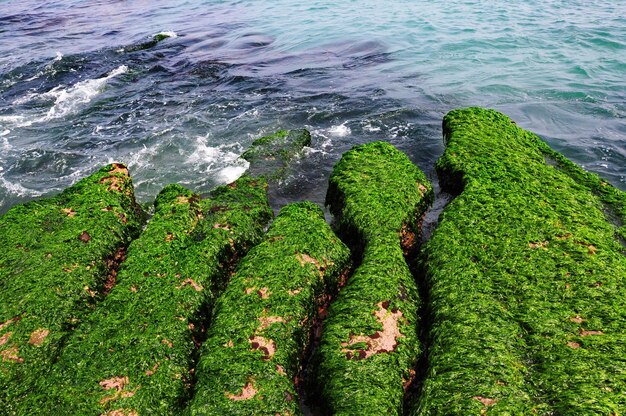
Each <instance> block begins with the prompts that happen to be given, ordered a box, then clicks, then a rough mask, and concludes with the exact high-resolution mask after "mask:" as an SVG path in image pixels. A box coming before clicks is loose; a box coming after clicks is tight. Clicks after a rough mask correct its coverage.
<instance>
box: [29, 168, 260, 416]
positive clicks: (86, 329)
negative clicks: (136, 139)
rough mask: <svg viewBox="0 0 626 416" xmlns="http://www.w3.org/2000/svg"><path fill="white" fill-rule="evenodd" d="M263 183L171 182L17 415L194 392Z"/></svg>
mask: <svg viewBox="0 0 626 416" xmlns="http://www.w3.org/2000/svg"><path fill="white" fill-rule="evenodd" d="M266 187H267V185H266V183H265V182H264V181H263V180H262V179H252V178H250V177H247V176H244V177H242V178H240V179H239V180H238V181H236V182H234V183H232V184H230V185H227V186H224V187H220V188H218V189H216V190H215V191H213V192H212V194H211V198H210V199H205V200H203V199H200V198H199V197H198V196H197V195H195V194H193V192H191V191H189V190H187V189H185V188H183V187H181V186H179V185H169V186H167V187H166V188H164V189H163V190H162V191H161V193H160V194H159V195H158V197H157V199H156V202H155V215H154V216H153V217H152V219H151V220H150V222H149V223H148V225H147V227H146V229H145V230H144V232H143V233H142V234H141V236H140V237H139V238H138V239H137V240H135V241H134V242H133V243H132V244H131V245H130V247H129V249H128V253H127V259H126V261H125V262H124V263H123V265H122V267H121V269H120V271H119V273H118V284H117V285H116V286H115V287H114V288H113V290H112V291H111V293H110V294H109V295H108V296H107V297H106V299H105V300H104V301H103V302H102V303H101V305H100V306H99V307H98V309H97V310H96V311H95V312H94V313H93V314H92V315H91V316H90V317H89V318H88V319H87V320H86V321H85V322H84V323H83V324H82V325H81V326H80V327H79V328H78V329H77V330H76V331H75V333H74V335H73V336H72V337H71V338H70V339H69V340H68V342H67V346H66V348H65V350H64V351H63V354H62V355H61V356H60V358H59V360H58V362H57V363H56V365H55V367H54V369H53V373H52V375H51V376H50V377H47V378H43V379H41V380H40V382H39V384H38V388H39V390H38V392H37V393H35V392H31V394H30V395H29V397H28V400H25V401H24V403H23V406H22V407H21V408H19V411H18V414H24V415H26V414H28V415H32V414H35V413H36V409H40V410H41V412H42V413H44V414H47V412H48V411H49V409H50V408H51V407H53V406H54V407H55V409H56V411H57V412H58V414H87V415H88V414H93V415H99V414H107V415H113V414H115V415H118V416H121V415H127V416H128V415H137V414H160V415H161V414H173V413H175V412H176V411H178V410H180V408H181V407H182V404H183V403H184V402H185V401H186V400H188V399H189V397H190V386H191V383H192V381H193V376H192V374H190V371H191V370H192V368H193V360H194V356H195V353H196V349H197V345H196V343H197V342H199V338H201V337H202V336H203V334H202V331H203V330H204V328H203V326H204V325H205V324H206V321H207V319H208V311H209V310H210V308H211V305H212V303H213V300H214V299H215V297H216V295H217V294H218V292H219V290H220V289H221V288H222V287H223V286H224V285H225V283H226V281H227V278H228V277H229V273H230V270H231V268H230V264H231V263H232V262H234V261H235V259H236V258H237V257H238V256H241V255H243V254H244V253H245V252H246V251H247V249H248V248H250V246H252V245H254V244H256V243H258V242H259V240H260V239H261V238H262V235H263V226H264V225H265V224H267V222H268V221H269V219H270V218H271V216H272V212H271V210H270V208H269V205H268V202H267V193H266Z"/></svg>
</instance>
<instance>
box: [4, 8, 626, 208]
mask: <svg viewBox="0 0 626 416" xmlns="http://www.w3.org/2000/svg"><path fill="white" fill-rule="evenodd" d="M159 4H160V3H155V2H147V1H95V0H85V1H48V2H36V1H32V0H26V1H0V213H2V212H5V211H6V210H7V209H8V208H9V207H11V206H12V205H14V204H16V203H19V202H23V201H26V200H29V199H32V198H35V197H38V196H41V195H49V194H53V193H56V192H58V191H59V190H61V189H63V188H65V187H66V186H69V185H70V184H72V183H74V182H75V181H77V180H78V179H80V178H81V177H83V176H85V175H87V174H89V173H91V172H93V171H95V170H96V169H97V168H99V167H100V166H102V165H104V164H106V163H109V162H112V161H121V162H124V163H126V164H128V165H129V168H130V170H131V174H132V175H133V178H134V180H135V184H136V186H137V195H138V198H139V199H140V201H144V202H145V201H150V200H152V199H153V198H154V196H155V195H156V194H157V193H158V191H159V190H160V189H161V188H162V187H163V186H164V185H165V184H167V183H171V182H179V183H181V184H183V185H186V186H188V187H190V188H192V189H194V190H196V191H199V192H206V191H208V190H210V189H211V188H213V187H214V186H216V185H219V184H222V183H226V182H228V181H231V180H233V179H235V178H236V177H237V176H238V175H240V174H241V173H242V172H243V171H244V170H245V168H246V163H245V162H244V161H243V160H241V159H239V158H238V156H239V155H240V154H241V153H242V152H243V150H244V149H245V148H246V147H247V146H249V145H250V143H251V142H252V140H254V139H255V138H257V137H260V136H262V135H264V134H267V133H272V132H274V131H276V130H278V129H281V128H287V129H291V128H302V127H305V128H307V129H309V130H310V131H311V132H312V136H313V144H312V146H311V148H310V149H307V150H306V152H305V153H304V154H303V156H302V157H301V158H300V159H299V160H298V161H297V163H296V165H295V169H294V171H293V174H292V175H291V176H289V177H288V178H287V179H285V180H284V181H283V182H282V183H281V184H280V187H279V189H278V190H277V191H276V194H275V199H274V205H275V206H279V205H281V204H283V203H285V202H287V201H291V200H297V199H312V200H314V201H316V202H319V203H322V202H323V198H324V193H325V190H326V182H327V179H328V175H329V172H330V169H331V168H332V166H333V164H334V163H335V162H336V161H337V160H338V158H339V157H340V155H341V153H342V152H344V151H346V150H348V149H349V148H350V147H351V146H353V145H354V144H357V143H364V142H369V141H372V140H387V141H390V142H391V143H392V144H394V145H395V146H397V147H398V148H400V149H401V150H403V151H405V152H406V153H407V154H408V155H409V157H410V158H411V159H412V160H413V161H414V162H415V163H416V164H418V165H419V166H420V167H421V168H422V169H423V170H425V171H426V172H427V174H429V175H430V176H431V178H433V179H434V173H433V170H434V169H433V164H434V161H435V160H436V158H437V157H438V156H439V155H440V154H441V152H442V151H443V144H442V140H441V127H440V124H441V118H442V117H443V115H444V114H445V113H446V112H447V111H449V110H451V109H453V108H457V107H464V106H469V105H481V106H486V107H492V108H496V109H498V110H500V111H503V112H505V113H507V114H508V115H510V116H511V117H512V118H513V119H515V120H516V121H517V123H518V124H519V125H521V126H522V127H524V128H527V129H529V130H532V131H534V132H536V133H538V134H539V135H540V136H542V137H543V138H544V139H545V140H547V141H548V142H549V143H550V144H551V145H552V146H553V147H555V148H556V149H557V150H559V151H561V152H563V153H565V155H566V156H568V157H570V158H571V159H572V160H574V161H575V162H577V163H579V164H581V165H583V166H584V167H585V168H587V169H589V170H592V171H595V172H598V173H600V174H601V175H602V176H604V177H606V178H607V179H609V180H610V181H611V182H612V183H613V184H614V185H616V186H618V187H619V188H621V189H626V163H625V162H626V82H625V81H624V80H625V79H626V3H625V2H624V1H623V0H620V1H617V2H608V1H584V2H583V1H542V2H539V1H518V0H513V1H509V2H499V1H469V0H468V1H446V2H442V1H421V0H418V1H408V0H398V1H395V2H385V3H383V2H378V1H374V0H355V1H342V2H333V1H320V0H312V1H309V2H296V1H293V0H276V1H272V2H262V1H252V0H250V1H243V0H242V1H236V0H232V1H177V2H168V5H167V6H163V5H159ZM159 33H167V34H168V35H170V37H167V38H165V39H163V40H161V41H160V42H157V41H156V38H155V37H154V35H156V34H159Z"/></svg>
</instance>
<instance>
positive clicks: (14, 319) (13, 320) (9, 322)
mask: <svg viewBox="0 0 626 416" xmlns="http://www.w3.org/2000/svg"><path fill="white" fill-rule="evenodd" d="M20 319H22V318H20V317H19V316H16V317H14V318H11V319H9V320H8V321H6V322H4V323H2V324H0V331H2V330H3V329H4V328H6V327H7V326H9V325H11V324H12V323H13V322H17V321H19V320H20Z"/></svg>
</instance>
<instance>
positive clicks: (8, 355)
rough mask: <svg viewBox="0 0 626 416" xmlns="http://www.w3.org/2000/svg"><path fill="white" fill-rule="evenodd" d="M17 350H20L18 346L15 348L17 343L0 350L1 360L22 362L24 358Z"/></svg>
mask: <svg viewBox="0 0 626 416" xmlns="http://www.w3.org/2000/svg"><path fill="white" fill-rule="evenodd" d="M19 352H20V350H19V348H17V345H13V346H12V347H11V348H9V349H6V350H4V351H0V356H2V361H13V362H15V363H23V362H24V359H23V358H21V357H20V356H19V355H18V354H19Z"/></svg>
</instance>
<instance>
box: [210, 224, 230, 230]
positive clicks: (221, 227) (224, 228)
mask: <svg viewBox="0 0 626 416" xmlns="http://www.w3.org/2000/svg"><path fill="white" fill-rule="evenodd" d="M213 228H219V229H221V230H226V231H230V227H229V226H228V225H225V224H214V225H213Z"/></svg>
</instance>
